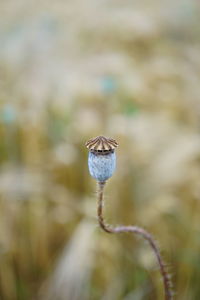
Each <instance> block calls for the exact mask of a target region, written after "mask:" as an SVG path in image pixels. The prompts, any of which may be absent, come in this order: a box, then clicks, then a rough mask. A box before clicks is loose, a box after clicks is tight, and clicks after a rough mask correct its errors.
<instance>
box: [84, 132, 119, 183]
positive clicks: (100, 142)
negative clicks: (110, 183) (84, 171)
mask: <svg viewBox="0 0 200 300" xmlns="http://www.w3.org/2000/svg"><path fill="white" fill-rule="evenodd" d="M85 145H86V147H87V148H88V149H89V157H88V167H89V172H90V175H91V176H92V177H93V178H95V179H96V180H98V181H99V182H103V181H106V180H107V179H108V178H110V177H111V176H112V175H113V173H114V171H115V167H116V155H115V148H116V147H117V146H118V143H117V142H116V141H115V140H114V139H110V138H106V137H104V136H98V137H96V138H93V139H90V140H89V141H88V142H87V143H86V144H85Z"/></svg>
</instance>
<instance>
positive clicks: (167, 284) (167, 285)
mask: <svg viewBox="0 0 200 300" xmlns="http://www.w3.org/2000/svg"><path fill="white" fill-rule="evenodd" d="M105 184H106V182H105V181H104V182H98V209H97V214H98V221H99V225H100V227H101V228H102V229H103V230H104V231H106V232H107V233H121V232H131V233H135V234H137V235H140V236H142V237H143V238H144V239H145V240H147V241H148V243H149V245H150V247H151V248H152V250H153V252H154V254H155V256H156V259H157V262H158V265H159V268H160V273H161V276H162V280H163V286H164V292H165V300H172V299H173V294H172V290H171V280H170V276H169V274H168V272H167V270H166V266H165V264H164V262H163V259H162V256H161V254H160V250H159V248H158V246H157V244H156V242H155V240H154V238H153V237H152V235H151V234H150V233H149V232H147V231H146V230H145V229H143V228H141V227H138V226H116V227H112V226H111V225H109V224H106V223H105V221H104V217H103V192H104V187H105Z"/></svg>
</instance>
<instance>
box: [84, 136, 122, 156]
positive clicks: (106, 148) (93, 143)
mask: <svg viewBox="0 0 200 300" xmlns="http://www.w3.org/2000/svg"><path fill="white" fill-rule="evenodd" d="M85 145H86V147H87V148H88V149H89V151H91V152H97V153H98V152H100V153H101V152H102V153H106V152H112V151H114V150H115V148H117V146H118V143H117V142H116V141H115V140H114V139H111V138H106V137H104V136H101V135H100V136H97V137H95V138H92V139H90V140H89V141H88V142H87V143H86V144H85Z"/></svg>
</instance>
